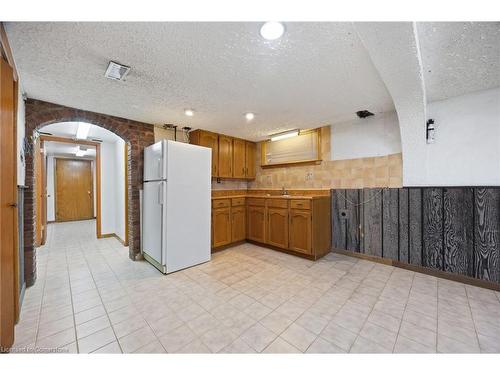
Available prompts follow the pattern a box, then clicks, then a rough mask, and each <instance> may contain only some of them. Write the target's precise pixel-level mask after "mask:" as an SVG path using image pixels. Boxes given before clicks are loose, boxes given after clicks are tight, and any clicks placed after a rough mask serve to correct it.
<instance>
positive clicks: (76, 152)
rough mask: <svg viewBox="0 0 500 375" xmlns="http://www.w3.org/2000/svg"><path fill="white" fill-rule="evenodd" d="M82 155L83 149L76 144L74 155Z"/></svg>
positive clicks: (83, 153)
mask: <svg viewBox="0 0 500 375" xmlns="http://www.w3.org/2000/svg"><path fill="white" fill-rule="evenodd" d="M84 155H85V151H84V150H82V149H81V148H80V146H76V147H75V156H79V157H81V156H84Z"/></svg>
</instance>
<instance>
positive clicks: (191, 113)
mask: <svg viewBox="0 0 500 375" xmlns="http://www.w3.org/2000/svg"><path fill="white" fill-rule="evenodd" d="M184 114H185V115H186V116H188V117H193V116H194V110H192V109H185V110H184Z"/></svg>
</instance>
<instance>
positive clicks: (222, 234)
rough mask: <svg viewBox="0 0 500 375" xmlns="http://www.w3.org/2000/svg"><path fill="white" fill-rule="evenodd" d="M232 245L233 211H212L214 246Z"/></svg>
mask: <svg viewBox="0 0 500 375" xmlns="http://www.w3.org/2000/svg"><path fill="white" fill-rule="evenodd" d="M229 243H231V209H230V208H229V207H225V208H217V209H215V210H213V211H212V246H213V247H219V246H223V245H227V244H229Z"/></svg>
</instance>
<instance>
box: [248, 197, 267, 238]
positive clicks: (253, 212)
mask: <svg viewBox="0 0 500 375" xmlns="http://www.w3.org/2000/svg"><path fill="white" fill-rule="evenodd" d="M247 211H248V224H247V238H248V239H249V240H252V241H257V242H266V208H265V207H261V206H248V208H247Z"/></svg>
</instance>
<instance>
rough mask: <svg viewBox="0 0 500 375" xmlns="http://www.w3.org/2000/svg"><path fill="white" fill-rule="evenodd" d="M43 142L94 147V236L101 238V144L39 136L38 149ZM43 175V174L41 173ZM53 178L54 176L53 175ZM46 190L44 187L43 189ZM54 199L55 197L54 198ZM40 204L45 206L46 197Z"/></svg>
mask: <svg viewBox="0 0 500 375" xmlns="http://www.w3.org/2000/svg"><path fill="white" fill-rule="evenodd" d="M44 142H61V143H72V144H75V145H86V146H93V147H95V151H96V152H95V154H96V155H95V190H96V192H95V195H96V197H95V201H96V215H95V216H96V221H95V222H96V236H97V238H102V232H101V144H100V142H94V141H85V140H80V139H71V138H64V137H58V136H54V135H44V134H42V135H40V148H43V143H44ZM44 169H45V167H43V168H42V171H44ZM42 173H44V172H42ZM54 178H55V174H54ZM45 189H46V187H45ZM54 199H55V197H54ZM42 202H45V203H43V204H45V205H46V204H47V196H45V199H42ZM42 212H45V223H47V215H46V213H47V210H45V211H44V210H43V209H42Z"/></svg>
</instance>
